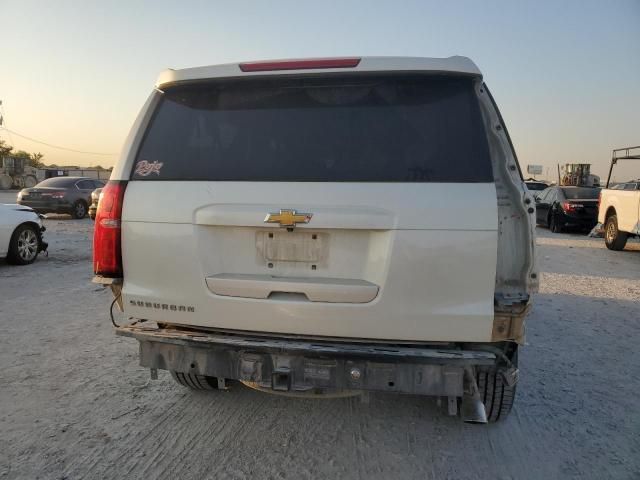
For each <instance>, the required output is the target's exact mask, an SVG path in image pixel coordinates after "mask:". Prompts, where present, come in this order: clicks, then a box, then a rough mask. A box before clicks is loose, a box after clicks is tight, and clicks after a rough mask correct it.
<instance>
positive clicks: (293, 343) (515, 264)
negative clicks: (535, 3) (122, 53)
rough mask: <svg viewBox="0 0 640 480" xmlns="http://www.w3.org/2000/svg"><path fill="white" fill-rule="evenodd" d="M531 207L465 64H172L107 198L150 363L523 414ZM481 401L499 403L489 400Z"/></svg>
mask: <svg viewBox="0 0 640 480" xmlns="http://www.w3.org/2000/svg"><path fill="white" fill-rule="evenodd" d="M534 213H535V212H534V201H533V198H532V196H531V194H530V193H529V192H528V191H527V189H526V187H525V185H524V183H523V181H522V176H521V172H520V169H519V166H518V162H517V159H516V156H515V153H514V151H513V148H512V145H511V143H510V139H509V136H508V134H507V131H506V128H505V125H504V123H503V121H502V119H501V117H500V114H499V112H498V109H497V107H496V105H495V103H494V102H493V99H492V97H491V95H490V93H489V91H488V90H487V87H486V86H485V84H484V83H483V81H482V76H481V73H480V71H479V70H478V68H477V67H476V66H475V64H474V63H473V62H472V61H470V60H469V59H467V58H464V57H451V58H445V59H434V58H395V57H368V58H337V59H311V60H286V61H268V62H253V63H240V64H229V65H219V66H211V67H200V68H191V69H185V70H168V71H166V72H164V73H163V74H161V76H160V78H159V80H158V82H157V84H156V88H155V89H154V91H153V92H152V94H151V96H150V98H149V99H148V101H147V103H146V104H145V106H144V107H143V109H142V112H141V113H140V115H139V117H138V118H137V120H136V122H135V124H134V126H133V128H132V130H131V133H130V135H129V137H128V139H127V141H126V144H125V147H124V149H123V154H122V157H121V158H120V161H119V162H118V163H117V165H116V167H115V168H114V170H113V173H112V175H111V180H110V181H109V183H108V184H107V186H106V187H105V188H104V190H103V192H102V197H101V200H100V204H99V206H98V212H97V219H96V229H95V239H94V250H95V251H94V270H95V274H96V280H95V281H97V282H100V283H105V284H110V285H111V288H112V289H113V291H114V294H115V296H116V301H117V303H118V304H119V305H120V306H121V308H123V309H124V312H125V314H126V315H127V316H128V317H132V318H134V319H139V321H137V322H135V323H134V324H133V325H130V326H126V327H125V326H123V327H120V328H119V329H118V333H119V334H123V335H128V336H133V337H135V338H137V339H138V340H139V341H140V344H141V349H140V352H141V364H142V365H143V366H146V367H149V368H151V369H152V372H155V369H158V368H161V369H167V370H170V371H171V372H172V374H173V376H174V378H175V379H176V380H177V381H178V382H179V383H181V384H183V385H185V386H188V387H191V388H196V389H213V388H225V387H226V385H227V383H228V381H229V380H239V381H242V382H244V383H245V384H247V385H250V386H253V387H256V388H260V389H264V390H270V391H271V390H276V391H286V392H289V393H293V394H318V393H325V392H329V391H331V392H334V393H335V392H336V391H341V392H344V391H371V390H373V391H385V392H398V393H412V394H422V395H433V396H439V397H445V398H447V399H448V402H447V405H448V410H449V413H450V414H456V413H457V412H458V406H459V402H460V401H461V402H462V403H461V405H462V415H463V417H464V418H465V420H468V421H476V422H486V421H487V419H488V420H489V421H495V420H498V419H499V418H501V417H503V416H505V415H506V414H507V413H508V412H509V410H510V408H511V404H512V401H513V394H514V392H515V382H516V380H517V368H516V364H517V347H518V345H519V344H522V342H523V341H524V320H525V316H526V313H527V311H528V307H529V304H530V298H531V297H530V294H531V292H532V290H533V289H534V288H535V286H536V284H537V275H536V272H535V270H534V233H533V221H532V220H533V218H534ZM483 404H484V406H483Z"/></svg>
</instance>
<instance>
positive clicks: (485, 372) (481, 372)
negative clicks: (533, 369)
mask: <svg viewBox="0 0 640 480" xmlns="http://www.w3.org/2000/svg"><path fill="white" fill-rule="evenodd" d="M511 362H512V363H513V365H514V366H517V365H518V352H517V351H516V353H515V354H514V355H513V358H512V359H511ZM504 370H506V367H505V366H504V365H502V366H500V367H479V368H476V381H477V382H478V390H480V398H481V399H482V403H484V409H485V411H486V412H487V420H488V421H489V423H495V422H497V421H499V420H502V419H504V418H506V417H507V415H509V412H511V408H512V407H513V403H514V401H515V399H516V387H517V384H515V385H513V386H511V387H510V386H509V385H507V384H506V383H505V382H504V379H503V378H502V372H503V371H504Z"/></svg>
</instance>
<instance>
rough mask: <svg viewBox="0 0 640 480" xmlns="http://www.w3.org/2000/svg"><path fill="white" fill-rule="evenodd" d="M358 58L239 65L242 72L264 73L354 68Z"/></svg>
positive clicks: (358, 61)
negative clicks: (271, 71)
mask: <svg viewBox="0 0 640 480" xmlns="http://www.w3.org/2000/svg"><path fill="white" fill-rule="evenodd" d="M359 63H360V59H359V58H313V59H309V60H270V61H266V62H248V63H241V64H240V70H242V71H243V72H266V71H270V70H309V69H314V68H354V67H357V66H358V64H359Z"/></svg>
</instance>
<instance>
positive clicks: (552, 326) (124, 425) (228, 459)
mask: <svg viewBox="0 0 640 480" xmlns="http://www.w3.org/2000/svg"><path fill="white" fill-rule="evenodd" d="M0 201H4V202H10V201H11V200H10V199H9V198H8V196H7V194H0ZM45 223H46V226H47V229H48V231H47V233H46V237H47V239H48V241H49V242H50V255H49V257H44V256H43V257H41V258H39V259H38V261H37V262H36V263H35V264H33V265H31V266H27V267H13V266H9V265H6V264H5V263H4V262H3V261H1V260H0V326H1V327H2V334H1V335H0V479H2V480H4V479H38V478H42V479H62V478H64V479H80V478H84V479H90V478H99V479H111V478H113V479H121V478H149V479H151V478H181V479H200V478H212V479H213V478H216V479H218V478H221V479H224V478H237V479H245V478H260V479H262V478H269V479H286V478H291V479H305V478H314V479H317V478H331V479H335V478H363V479H364V478H367V479H378V478H380V479H388V478H398V479H408V478H420V479H488V478H496V479H556V478H570V479H574V478H575V479H585V478H592V479H605V478H616V479H618V478H619V479H638V478H640V401H639V400H638V399H639V398H640V357H639V356H638V355H637V354H636V352H637V340H638V338H640V337H639V333H640V331H639V330H640V327H639V321H640V319H639V315H638V313H639V311H640V307H639V305H640V244H638V243H633V244H630V246H629V247H628V251H624V252H610V251H608V250H606V248H604V245H603V243H602V241H601V240H598V239H590V238H587V237H585V236H581V235H568V234H561V235H554V234H550V233H549V232H548V231H547V230H545V229H538V234H539V239H538V244H539V249H538V254H539V261H540V270H541V272H542V278H541V280H542V281H541V289H540V293H539V294H538V295H537V296H536V298H535V302H534V308H533V311H532V313H531V316H530V317H529V320H528V344H527V346H526V347H525V348H523V349H522V350H521V356H520V362H521V382H520V385H519V392H518V398H517V402H516V406H515V408H514V411H513V412H512V415H511V416H510V417H509V418H508V419H507V421H505V422H503V423H500V424H497V425H490V426H476V425H465V424H463V423H462V422H461V421H460V420H458V419H456V418H450V417H447V416H445V415H444V414H443V412H442V411H440V410H439V409H438V407H437V406H436V404H435V402H434V401H433V400H431V399H428V398H420V397H414V396H393V395H386V394H375V395H372V396H371V401H370V404H368V405H365V404H362V403H360V401H359V400H358V399H357V398H351V399H338V400H301V399H288V398H281V397H275V396H271V395H267V394H263V393H260V392H255V391H253V390H249V389H246V388H244V387H239V388H236V389H235V390H233V391H230V392H219V393H218V392H215V393H212V394H209V393H192V392H189V391H187V390H185V389H183V388H181V387H179V386H177V385H176V384H174V383H173V381H172V380H171V378H170V376H169V375H168V374H167V373H165V372H160V378H159V380H158V381H149V380H148V378H149V374H148V371H146V370H143V369H142V368H141V367H139V366H137V343H136V342H135V341H134V340H131V339H125V338H120V337H115V336H114V334H113V329H112V327H111V323H110V321H109V317H108V310H107V309H108V305H109V301H110V298H111V297H110V294H109V293H108V292H107V291H104V290H103V289H102V288H100V287H97V286H95V285H93V284H91V283H90V279H91V271H90V270H91V265H90V257H91V253H90V238H91V232H92V228H93V225H92V222H91V221H90V220H82V221H73V220H69V219H67V218H65V217H62V216H60V217H53V218H50V219H47V220H46V222H45Z"/></svg>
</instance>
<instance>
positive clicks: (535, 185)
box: [524, 180, 549, 195]
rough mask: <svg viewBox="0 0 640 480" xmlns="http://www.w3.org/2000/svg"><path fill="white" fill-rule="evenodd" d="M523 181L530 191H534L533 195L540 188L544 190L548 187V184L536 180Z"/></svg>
mask: <svg viewBox="0 0 640 480" xmlns="http://www.w3.org/2000/svg"><path fill="white" fill-rule="evenodd" d="M524 183H525V185H526V186H527V188H528V189H529V191H530V192H534V195H536V194H537V193H538V192H540V191H542V190H546V189H547V188H549V185H547V184H546V183H544V182H540V181H538V180H527V181H525V182H524Z"/></svg>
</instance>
